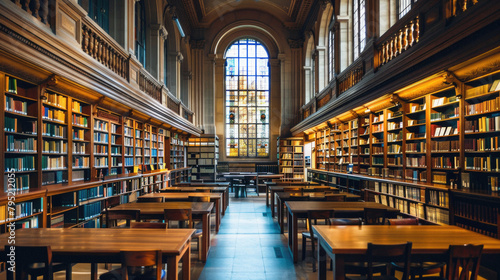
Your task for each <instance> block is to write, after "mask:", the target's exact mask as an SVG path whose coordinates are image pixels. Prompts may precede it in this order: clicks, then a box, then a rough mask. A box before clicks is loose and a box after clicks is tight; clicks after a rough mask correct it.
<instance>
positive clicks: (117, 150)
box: [100, 145, 122, 156]
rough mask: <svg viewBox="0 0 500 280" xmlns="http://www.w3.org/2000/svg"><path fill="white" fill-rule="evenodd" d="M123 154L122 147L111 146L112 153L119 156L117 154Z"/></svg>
mask: <svg viewBox="0 0 500 280" xmlns="http://www.w3.org/2000/svg"><path fill="white" fill-rule="evenodd" d="M100 146H101V145H100ZM121 154H122V147H117V146H111V155H113V156H117V155H121Z"/></svg>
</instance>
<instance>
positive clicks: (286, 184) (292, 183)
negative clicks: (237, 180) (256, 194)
mask: <svg viewBox="0 0 500 280" xmlns="http://www.w3.org/2000/svg"><path fill="white" fill-rule="evenodd" d="M300 183H303V184H302V186H305V185H307V186H319V184H318V183H316V182H295V181H290V182H286V181H285V182H279V183H275V182H265V183H264V184H265V185H266V206H269V205H270V204H271V203H274V202H270V201H269V200H270V199H271V200H272V199H273V196H271V195H270V187H277V186H279V187H294V186H301V184H300Z"/></svg>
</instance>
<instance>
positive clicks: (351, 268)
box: [344, 262, 392, 279]
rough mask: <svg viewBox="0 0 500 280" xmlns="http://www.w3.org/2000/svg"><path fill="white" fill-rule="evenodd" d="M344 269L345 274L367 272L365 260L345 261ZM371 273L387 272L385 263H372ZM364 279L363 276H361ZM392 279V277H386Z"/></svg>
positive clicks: (363, 273)
mask: <svg viewBox="0 0 500 280" xmlns="http://www.w3.org/2000/svg"><path fill="white" fill-rule="evenodd" d="M344 270H345V273H347V274H361V275H365V274H367V273H368V263H365V262H347V263H345V264H344ZM373 273H382V274H386V273H387V264H386V263H373ZM361 279H364V278H361ZM388 279H392V278H388Z"/></svg>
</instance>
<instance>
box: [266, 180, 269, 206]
mask: <svg viewBox="0 0 500 280" xmlns="http://www.w3.org/2000/svg"><path fill="white" fill-rule="evenodd" d="M266 207H269V185H267V184H266Z"/></svg>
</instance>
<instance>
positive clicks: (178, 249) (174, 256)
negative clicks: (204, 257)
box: [0, 228, 194, 280]
mask: <svg viewBox="0 0 500 280" xmlns="http://www.w3.org/2000/svg"><path fill="white" fill-rule="evenodd" d="M193 233H194V229H167V230H165V229H123V228H71V229H68V228H64V229H63V228H36V229H18V230H16V235H15V241H16V245H22V246H50V247H51V249H52V254H53V261H54V262H69V263H91V264H92V266H91V267H92V268H91V279H93V280H95V279H98V272H97V264H98V263H120V262H121V260H120V251H125V250H161V251H162V258H163V260H162V261H163V263H166V264H167V268H168V270H167V279H169V280H172V279H178V274H179V270H178V266H179V261H180V260H182V264H183V265H182V279H184V280H188V279H190V278H191V268H190V266H191V259H190V251H191V250H190V248H191V235H193ZM8 237H9V233H4V234H2V235H0V252H1V253H0V255H1V256H2V258H5V254H4V253H3V251H4V248H5V245H10V244H8V240H9V238H8ZM4 261H5V260H4Z"/></svg>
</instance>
